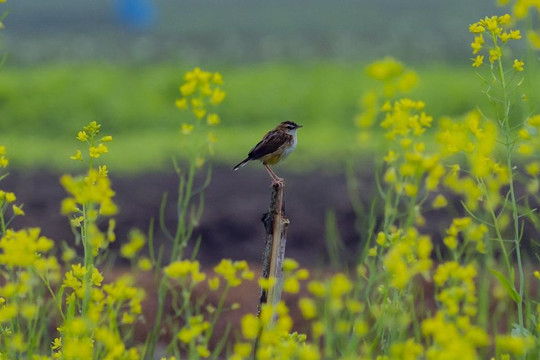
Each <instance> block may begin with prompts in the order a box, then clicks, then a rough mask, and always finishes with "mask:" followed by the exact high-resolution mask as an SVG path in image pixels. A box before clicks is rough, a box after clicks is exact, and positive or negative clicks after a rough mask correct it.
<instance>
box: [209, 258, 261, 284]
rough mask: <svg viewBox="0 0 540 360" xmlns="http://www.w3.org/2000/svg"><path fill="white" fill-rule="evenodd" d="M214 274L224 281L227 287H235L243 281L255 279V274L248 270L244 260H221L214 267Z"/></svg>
mask: <svg viewBox="0 0 540 360" xmlns="http://www.w3.org/2000/svg"><path fill="white" fill-rule="evenodd" d="M214 272H215V273H216V274H217V275H220V276H221V277H222V278H223V279H224V280H225V283H226V284H227V286H228V287H237V286H238V285H240V284H241V283H242V281H243V280H252V279H253V278H254V277H255V273H254V272H253V271H252V270H250V268H249V266H248V263H247V262H246V261H245V260H242V261H231V260H229V259H222V260H221V261H220V262H219V264H217V265H216V266H215V267H214Z"/></svg>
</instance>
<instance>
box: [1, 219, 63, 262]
mask: <svg viewBox="0 0 540 360" xmlns="http://www.w3.org/2000/svg"><path fill="white" fill-rule="evenodd" d="M53 247H54V241H52V240H51V239H49V238H47V237H45V236H41V235H40V229H38V228H32V229H23V230H19V231H13V230H10V229H8V230H7V231H6V233H5V234H4V236H2V238H1V239H0V249H2V253H1V254H0V263H1V264H2V265H4V266H7V267H10V268H15V267H31V266H34V265H35V264H36V262H38V261H40V260H41V261H43V260H45V259H44V258H43V255H44V254H45V253H47V252H48V251H49V250H51V249H52V248H53ZM52 259H54V260H52ZM55 260H56V258H55V257H51V261H55Z"/></svg>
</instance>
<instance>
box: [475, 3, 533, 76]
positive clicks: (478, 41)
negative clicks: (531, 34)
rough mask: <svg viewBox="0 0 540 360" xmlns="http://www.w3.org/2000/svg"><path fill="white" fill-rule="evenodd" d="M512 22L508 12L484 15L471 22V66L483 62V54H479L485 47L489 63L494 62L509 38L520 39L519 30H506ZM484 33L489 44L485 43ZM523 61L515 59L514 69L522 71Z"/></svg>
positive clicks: (477, 65)
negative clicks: (499, 14) (500, 14)
mask: <svg viewBox="0 0 540 360" xmlns="http://www.w3.org/2000/svg"><path fill="white" fill-rule="evenodd" d="M511 22H512V17H511V16H510V15H509V14H505V15H502V16H491V17H485V18H484V19H482V20H480V21H478V22H476V23H474V24H471V25H470V26H469V31H470V32H471V33H473V34H474V41H473V42H472V43H471V47H472V49H473V54H474V55H476V57H475V58H474V59H473V64H472V66H473V67H477V68H478V67H480V66H482V64H483V63H484V55H480V54H479V53H481V51H482V50H483V49H484V48H485V50H486V51H487V55H488V57H489V62H490V63H491V64H493V63H495V62H496V61H497V60H499V59H500V58H501V56H502V47H503V46H504V45H505V44H506V43H507V42H508V41H509V40H519V39H521V33H520V31H519V30H507V28H508V26H509V25H510V24H511ZM484 34H486V35H487V37H488V38H489V41H490V42H491V45H489V46H488V45H486V44H485V39H484ZM523 66H524V63H523V61H521V60H518V59H515V60H514V65H513V68H514V70H515V71H523Z"/></svg>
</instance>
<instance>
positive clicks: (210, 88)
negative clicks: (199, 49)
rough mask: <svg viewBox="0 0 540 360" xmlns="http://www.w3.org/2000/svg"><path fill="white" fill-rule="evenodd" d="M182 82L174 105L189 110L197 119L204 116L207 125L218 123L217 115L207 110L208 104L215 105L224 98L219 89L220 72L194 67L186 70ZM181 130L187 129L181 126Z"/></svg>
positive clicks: (221, 79)
mask: <svg viewBox="0 0 540 360" xmlns="http://www.w3.org/2000/svg"><path fill="white" fill-rule="evenodd" d="M184 80H185V82H184V84H182V85H181V86H180V94H181V95H182V97H181V98H180V99H178V100H176V103H175V104H176V107H178V108H179V109H182V110H187V109H189V110H191V111H192V112H193V115H195V117H196V118H197V119H202V118H204V117H205V116H206V122H207V123H208V125H217V124H219V121H220V120H219V116H218V115H217V114H215V113H212V112H209V111H208V108H209V106H217V105H219V104H220V103H221V102H222V101H223V100H224V99H225V95H226V93H225V91H223V90H222V89H221V86H222V85H223V77H222V76H221V74H220V73H218V72H215V73H211V72H208V71H203V70H201V69H200V68H198V67H196V68H195V69H193V70H192V71H188V72H187V73H186V75H185V77H184ZM182 129H183V131H184V130H186V131H189V130H188V129H187V128H185V127H184V126H182Z"/></svg>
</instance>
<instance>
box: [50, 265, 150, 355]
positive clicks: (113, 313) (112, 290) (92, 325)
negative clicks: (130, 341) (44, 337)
mask: <svg viewBox="0 0 540 360" xmlns="http://www.w3.org/2000/svg"><path fill="white" fill-rule="evenodd" d="M87 271H88V270H87V269H86V267H84V266H82V265H81V264H75V265H73V266H72V268H71V270H70V271H68V272H66V274H65V279H64V282H63V285H62V287H63V288H64V289H66V291H68V292H67V293H66V294H67V297H66V304H67V305H69V307H70V308H73V309H74V308H75V306H77V305H76V304H77V303H78V302H77V299H79V300H82V299H83V298H84V296H85V293H86V292H87V291H89V292H90V293H91V301H90V304H89V306H88V310H87V314H86V316H73V315H72V316H69V314H66V315H67V317H66V319H65V321H64V323H63V325H62V326H61V327H59V329H58V331H59V333H60V337H57V338H56V339H55V340H54V342H53V344H52V346H51V350H53V351H54V353H53V357H54V358H57V359H81V358H92V357H93V356H94V354H99V357H100V358H103V359H133V360H137V359H139V353H138V351H137V349H136V348H127V347H126V346H125V344H124V342H123V340H122V338H121V336H120V332H119V326H120V325H129V324H132V323H133V322H134V321H135V318H136V317H137V316H139V315H140V314H141V312H142V306H141V301H142V300H143V299H144V292H143V291H142V290H140V289H138V288H136V287H134V286H133V279H132V278H131V277H130V276H123V277H120V278H118V279H117V280H116V281H115V282H112V283H109V284H105V285H103V286H102V282H103V276H102V275H101V273H100V272H99V271H98V270H97V269H96V268H94V269H93V271H92V274H91V283H90V284H88V285H86V283H85V278H86V274H87ZM69 290H71V292H69ZM78 347H79V350H77V348H78Z"/></svg>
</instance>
